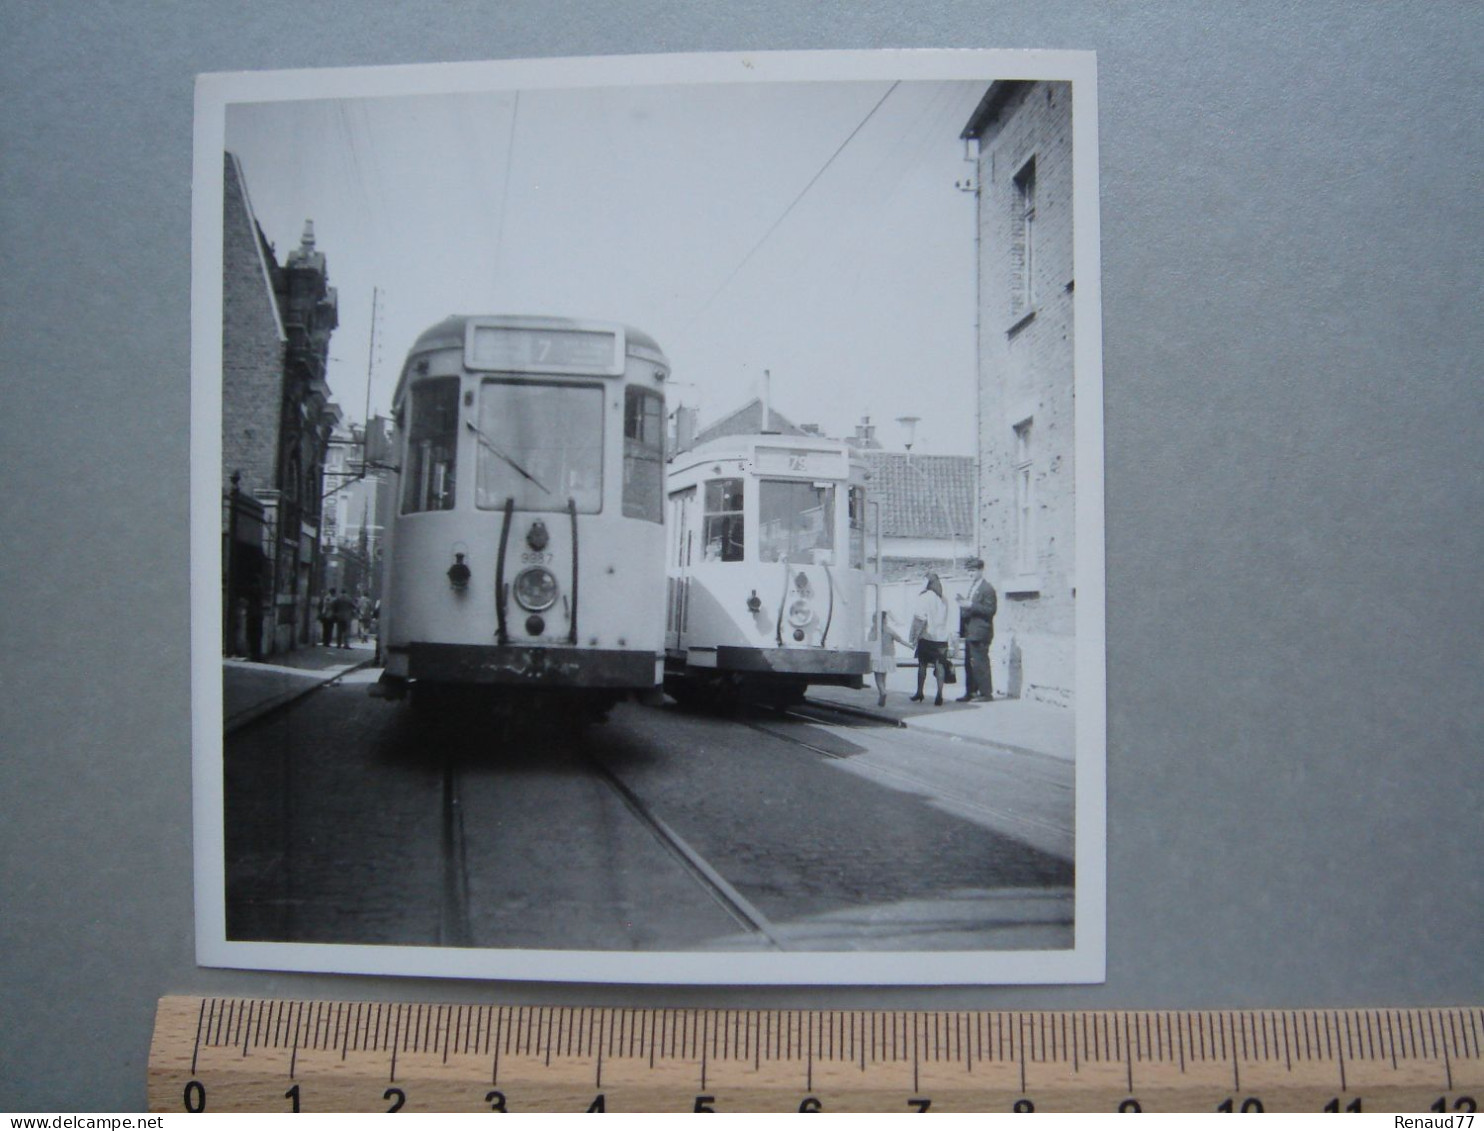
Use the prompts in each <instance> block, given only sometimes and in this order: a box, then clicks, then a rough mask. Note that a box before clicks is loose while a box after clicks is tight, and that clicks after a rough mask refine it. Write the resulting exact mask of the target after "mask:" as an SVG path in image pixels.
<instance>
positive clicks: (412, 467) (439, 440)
mask: <svg viewBox="0 0 1484 1131" xmlns="http://www.w3.org/2000/svg"><path fill="white" fill-rule="evenodd" d="M458 445H459V379H458V378H457V377H440V378H437V379H435V380H432V381H423V382H421V383H420V384H417V385H414V386H413V387H412V425H411V428H410V429H409V431H408V433H407V459H406V460H405V461H404V466H403V468H402V513H403V514H411V513H413V512H415V511H446V510H452V509H453V499H454V470H455V461H456V456H457V452H458Z"/></svg>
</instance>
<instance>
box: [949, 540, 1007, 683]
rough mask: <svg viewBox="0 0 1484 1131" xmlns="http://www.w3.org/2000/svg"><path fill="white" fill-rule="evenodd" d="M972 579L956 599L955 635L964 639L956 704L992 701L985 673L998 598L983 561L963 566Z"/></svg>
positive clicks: (976, 559) (988, 677)
mask: <svg viewBox="0 0 1484 1131" xmlns="http://www.w3.org/2000/svg"><path fill="white" fill-rule="evenodd" d="M965 564H966V565H967V566H968V569H969V574H970V577H971V578H972V580H971V581H970V582H969V592H968V594H967V596H963V597H960V598H959V599H958V632H959V635H960V636H962V637H963V638H964V693H963V695H961V696H960V697H959V702H960V703H966V702H969V701H970V700H975V701H978V702H981V703H988V702H989V701H990V700H991V699H993V698H994V686H993V683H992V681H991V678H990V673H989V644H990V641H992V640H993V639H994V615H995V613H996V612H997V611H998V610H999V606H1000V598H999V595H998V594H997V593H996V592H995V591H994V586H993V585H991V584H990V583H989V581H988V580H987V579H986V578H985V576H984V562H983V561H982V560H981V559H979V558H970V559H969V560H968V562H966V563H965Z"/></svg>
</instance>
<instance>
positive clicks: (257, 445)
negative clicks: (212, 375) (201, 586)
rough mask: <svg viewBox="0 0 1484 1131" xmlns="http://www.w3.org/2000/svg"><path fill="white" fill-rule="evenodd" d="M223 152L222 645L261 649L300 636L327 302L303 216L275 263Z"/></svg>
mask: <svg viewBox="0 0 1484 1131" xmlns="http://www.w3.org/2000/svg"><path fill="white" fill-rule="evenodd" d="M224 160H225V182H224V192H223V202H222V203H223V216H222V500H223V507H222V514H223V521H222V537H223V555H222V569H223V577H222V604H223V633H224V635H223V646H224V648H225V650H226V651H227V652H228V653H229V654H235V655H248V656H252V657H254V658H259V657H261V656H265V655H269V654H271V653H274V652H282V651H287V650H289V649H292V648H294V647H296V646H297V645H299V644H302V643H305V642H307V641H308V640H309V639H310V626H311V623H312V621H313V609H314V605H315V598H316V594H315V593H314V592H313V591H312V585H313V581H314V578H315V576H316V570H317V565H318V556H319V522H320V514H321V507H320V498H321V495H322V494H323V490H322V486H321V484H322V481H323V475H322V473H323V468H324V462H325V451H326V447H327V445H328V443H329V438H330V433H331V430H332V429H333V428H334V425H335V422H336V420H337V419H338V416H339V410H338V409H337V408H336V407H335V406H334V405H333V404H332V403H331V401H330V389H329V386H328V385H327V384H326V383H325V367H326V362H327V360H328V357H329V343H330V334H331V332H332V331H333V330H334V329H335V325H336V322H337V310H336V297H335V290H334V288H333V287H331V286H329V276H328V271H327V269H326V264H325V257H324V254H323V253H322V252H320V251H318V250H317V249H316V248H315V245H314V228H313V225H312V224H309V223H306V225H305V229H304V235H303V237H302V240H301V242H300V245H299V246H298V247H297V248H295V249H294V250H293V251H291V252H290V253H289V255H288V257H287V259H286V261H285V262H284V264H283V265H282V266H280V265H279V264H278V262H277V259H276V257H275V253H274V249H273V246H272V245H271V244H270V243H269V242H268V240H267V238H266V237H265V236H264V234H263V231H262V229H261V228H260V227H259V225H258V222H257V218H256V217H255V216H254V215H253V210H252V204H251V201H250V200H249V197H248V192H247V185H246V182H245V179H244V177H243V175H242V168H241V165H240V164H239V162H238V161H237V159H236V158H235V157H234V156H233V155H232V154H230V153H228V154H226V155H225V156H224Z"/></svg>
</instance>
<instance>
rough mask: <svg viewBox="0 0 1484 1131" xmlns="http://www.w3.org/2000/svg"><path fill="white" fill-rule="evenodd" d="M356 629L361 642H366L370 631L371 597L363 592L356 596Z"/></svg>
mask: <svg viewBox="0 0 1484 1131" xmlns="http://www.w3.org/2000/svg"><path fill="white" fill-rule="evenodd" d="M356 629H357V631H358V632H359V633H360V636H361V643H362V644H364V643H366V640H367V637H368V634H369V633H370V631H371V598H370V597H368V596H367V595H366V594H365V593H362V594H361V595H360V596H359V597H357V598H356Z"/></svg>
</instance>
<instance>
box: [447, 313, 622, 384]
mask: <svg viewBox="0 0 1484 1131" xmlns="http://www.w3.org/2000/svg"><path fill="white" fill-rule="evenodd" d="M623 348H624V344H623V341H622V339H621V338H620V336H619V334H618V333H617V332H616V331H614V330H599V329H591V330H589V329H550V328H545V327H532V326H482V325H480V324H479V323H477V322H476V323H473V324H472V325H471V326H470V327H469V337H468V339H467V341H466V342H465V344H464V361H465V364H466V365H467V366H468V367H469V368H470V369H487V370H496V371H500V372H514V373H597V374H604V375H608V376H616V375H618V374H621V373H622V372H623Z"/></svg>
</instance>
